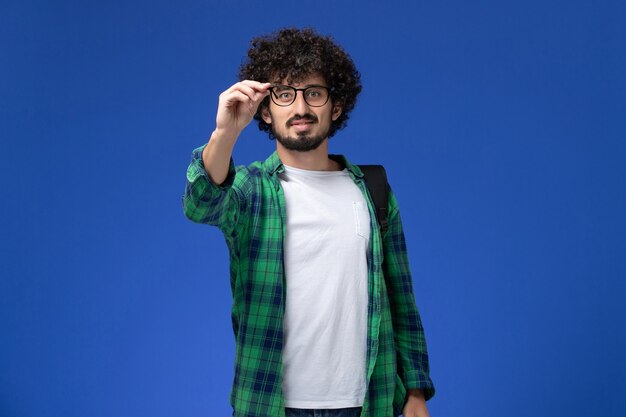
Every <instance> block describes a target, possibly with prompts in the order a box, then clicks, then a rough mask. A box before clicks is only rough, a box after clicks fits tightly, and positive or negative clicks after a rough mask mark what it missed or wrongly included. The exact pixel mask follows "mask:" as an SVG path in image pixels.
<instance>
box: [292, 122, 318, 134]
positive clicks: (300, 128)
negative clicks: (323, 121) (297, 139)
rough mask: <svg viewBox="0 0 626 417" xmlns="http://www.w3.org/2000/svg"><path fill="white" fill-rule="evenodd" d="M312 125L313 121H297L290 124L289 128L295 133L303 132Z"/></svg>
mask: <svg viewBox="0 0 626 417" xmlns="http://www.w3.org/2000/svg"><path fill="white" fill-rule="evenodd" d="M314 123H315V121H314V120H310V119H297V120H293V121H292V122H290V123H289V126H291V127H292V128H293V129H294V130H295V131H296V132H304V131H305V130H308V129H310V128H311V126H313V124H314Z"/></svg>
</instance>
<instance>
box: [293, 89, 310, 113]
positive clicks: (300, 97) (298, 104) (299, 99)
mask: <svg viewBox="0 0 626 417" xmlns="http://www.w3.org/2000/svg"><path fill="white" fill-rule="evenodd" d="M299 93H301V94H299ZM293 111H294V113H296V114H300V115H302V114H307V113H309V105H308V104H307V102H306V100H304V91H297V92H296V100H295V101H294V102H293Z"/></svg>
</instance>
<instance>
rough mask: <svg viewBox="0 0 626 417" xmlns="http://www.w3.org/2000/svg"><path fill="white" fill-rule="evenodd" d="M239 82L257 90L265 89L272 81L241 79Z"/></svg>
mask: <svg viewBox="0 0 626 417" xmlns="http://www.w3.org/2000/svg"><path fill="white" fill-rule="evenodd" d="M240 83H241V84H244V85H247V86H248V87H250V88H253V89H255V90H257V91H267V90H268V89H269V88H270V87H271V86H272V83H262V82H259V81H253V80H243V81H240Z"/></svg>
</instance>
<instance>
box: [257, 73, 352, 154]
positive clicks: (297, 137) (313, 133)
mask: <svg viewBox="0 0 626 417" xmlns="http://www.w3.org/2000/svg"><path fill="white" fill-rule="evenodd" d="M276 84H285V85H286V84H287V83H286V82H277V83H276ZM290 85H291V86H292V87H295V88H306V87H309V86H312V85H322V86H326V85H327V84H326V80H324V77H322V76H320V75H311V76H309V77H307V78H305V79H303V80H302V81H301V82H299V83H293V84H290ZM303 94H304V92H303V91H298V92H297V94H296V100H295V101H294V102H293V103H292V104H290V105H289V106H285V107H282V106H278V105H276V103H274V102H273V101H272V100H270V101H269V107H268V108H266V109H264V110H263V111H262V112H261V115H262V117H263V120H264V121H265V123H268V124H270V125H271V126H272V133H273V134H274V137H276V140H277V141H278V143H279V144H280V145H282V146H283V147H284V148H286V149H288V150H293V151H298V152H307V151H311V150H314V149H317V148H318V147H319V146H320V145H321V144H322V143H323V142H324V141H325V140H326V139H327V138H328V132H329V130H330V124H331V122H332V121H334V120H337V118H338V117H339V116H340V115H341V106H338V105H336V104H333V103H332V100H330V99H329V100H328V102H327V103H326V104H324V105H323V106H321V107H313V106H310V105H309V104H307V102H306V101H305V100H304V96H303Z"/></svg>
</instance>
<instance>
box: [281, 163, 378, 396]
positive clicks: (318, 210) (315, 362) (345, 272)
mask: <svg viewBox="0 0 626 417" xmlns="http://www.w3.org/2000/svg"><path fill="white" fill-rule="evenodd" d="M279 179H280V182H281V185H282V188H283V192H284V196H285V203H286V210H287V229H286V236H285V242H284V255H285V274H286V291H287V297H286V308H285V317H284V327H283V330H284V336H285V337H284V341H285V343H284V348H283V365H284V373H283V393H284V396H285V401H286V403H285V406H286V407H293V408H346V407H360V406H362V405H363V400H364V398H365V391H366V388H367V387H366V375H365V372H366V369H365V366H366V364H365V360H366V357H365V356H366V352H367V301H368V293H367V282H368V279H367V246H368V243H369V238H370V216H369V212H368V209H367V203H366V201H365V199H364V198H363V194H362V193H361V191H360V190H359V188H358V187H357V185H356V184H355V183H354V182H353V181H352V179H351V178H350V175H349V174H348V172H347V170H345V169H344V170H343V171H308V170H302V169H297V168H292V167H287V166H285V171H284V172H283V173H281V174H279Z"/></svg>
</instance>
